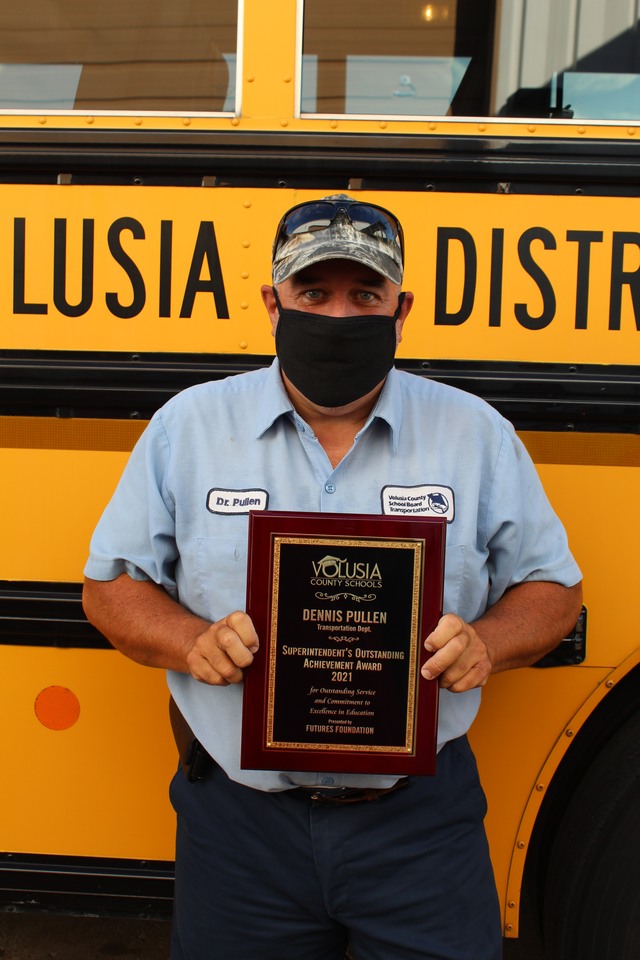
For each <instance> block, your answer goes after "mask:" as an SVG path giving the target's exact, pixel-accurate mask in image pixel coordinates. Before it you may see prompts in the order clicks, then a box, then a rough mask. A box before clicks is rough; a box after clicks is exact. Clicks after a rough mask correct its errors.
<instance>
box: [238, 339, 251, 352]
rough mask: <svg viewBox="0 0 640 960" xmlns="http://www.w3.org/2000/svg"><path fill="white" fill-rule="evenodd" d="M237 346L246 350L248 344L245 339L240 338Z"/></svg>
mask: <svg viewBox="0 0 640 960" xmlns="http://www.w3.org/2000/svg"><path fill="white" fill-rule="evenodd" d="M238 346H239V347H240V349H241V350H246V349H247V347H248V346H249V344H248V343H247V341H246V340H241V341H240V343H239V344H238Z"/></svg>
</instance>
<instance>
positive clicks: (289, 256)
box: [85, 195, 581, 960]
mask: <svg viewBox="0 0 640 960" xmlns="http://www.w3.org/2000/svg"><path fill="white" fill-rule="evenodd" d="M402 271H403V237H402V230H401V227H400V225H399V223H398V222H397V220H396V218H395V217H394V216H393V214H391V213H389V212H388V211H385V210H383V209H382V208H379V207H376V206H374V205H371V204H367V203H359V202H355V201H353V200H352V199H351V198H349V197H346V196H343V195H338V196H335V197H329V198H324V199H323V200H319V201H311V202H308V203H303V204H299V205H298V206H296V207H294V208H293V209H292V210H290V211H288V212H287V214H285V216H284V217H283V219H282V221H281V223H280V225H279V227H278V231H277V234H276V239H275V242H274V248H273V285H272V286H265V287H263V288H262V297H263V300H264V303H265V306H266V308H267V312H268V314H269V317H270V320H271V324H272V329H273V333H274V336H275V342H276V352H277V356H278V359H277V360H276V361H274V364H273V365H272V367H271V368H269V369H267V370H261V371H258V372H254V373H250V374H244V375H242V376H238V377H232V378H230V379H228V380H225V381H219V382H216V383H209V384H203V385H201V386H198V387H195V388H192V389H190V390H187V391H185V392H184V393H183V394H181V395H179V396H178V397H176V398H174V399H173V400H172V401H170V402H169V403H168V404H167V405H166V406H165V407H164V408H163V409H162V410H161V411H159V412H158V414H156V416H155V417H154V418H153V420H152V421H151V423H150V425H149V427H148V428H147V430H146V431H145V434H144V436H143V437H142V439H141V441H140V443H139V444H138V446H137V447H136V449H135V450H134V452H133V454H132V456H131V460H130V462H129V464H128V466H127V469H126V470H125V473H124V475H123V478H122V481H121V483H120V485H119V487H118V489H117V491H116V493H115V495H114V497H113V500H112V501H111V503H110V505H109V507H108V508H107V510H106V512H105V515H104V517H103V518H102V520H101V522H100V524H99V526H98V528H97V530H96V533H95V535H94V539H93V541H92V547H91V557H90V559H89V562H88V564H87V568H86V574H87V581H86V586H85V608H86V611H87V615H88V616H89V619H90V620H92V622H93V623H95V624H96V626H97V627H98V628H99V629H100V630H102V631H103V633H105V634H106V635H107V636H108V637H109V638H110V639H111V640H112V642H113V643H114V645H115V646H116V647H118V648H119V649H120V650H121V651H122V652H124V653H125V654H127V655H128V656H130V657H132V658H133V659H134V660H136V661H138V662H140V663H144V664H148V665H150V666H156V667H163V668H166V669H167V670H168V671H169V675H168V676H169V686H170V688H171V692H172V695H173V698H174V699H175V701H176V702H177V704H178V707H179V708H180V711H181V713H182V715H183V716H184V718H185V719H186V721H187V722H188V724H189V725H190V727H191V729H192V730H193V732H194V734H195V736H196V737H197V739H198V741H200V743H201V744H202V746H203V748H204V750H206V755H208V756H209V757H211V758H213V759H212V760H211V762H210V763H209V766H208V770H207V774H206V776H205V778H204V779H203V780H201V781H200V782H196V783H192V782H189V780H188V778H187V777H186V776H185V773H184V771H183V770H179V771H178V773H177V774H176V777H175V778H174V780H173V782H172V787H171V797H172V802H173V804H174V806H175V808H176V810H177V814H178V838H177V857H176V900H175V915H174V936H173V953H172V957H173V960H205V958H207V960H209V958H216V960H240V958H242V960H342V958H343V956H344V952H345V949H346V946H347V943H350V945H351V951H352V953H353V956H354V957H355V958H357V960H402V958H407V960H408V958H415V960H417V958H423V960H426V958H440V960H443V958H444V960H497V958H498V957H499V956H500V953H501V947H500V944H501V936H500V927H499V917H498V908H497V898H496V892H495V886H494V883H493V877H492V872H491V866H490V862H489V857H488V852H487V845H486V838H485V835H484V828H483V817H484V813H485V801H484V796H483V793H482V790H481V788H480V785H479V781H478V777H477V771H476V769H475V763H474V759H473V755H472V754H471V752H470V749H469V746H468V743H467V740H466V736H465V734H466V731H467V730H468V728H469V726H470V724H471V722H472V721H473V718H474V717H475V714H476V712H477V709H478V705H479V700H480V688H481V687H482V686H483V685H484V683H485V682H486V680H487V678H488V676H489V675H490V674H491V673H492V672H497V671H499V670H504V669H508V668H512V667H518V666H523V665H527V664H530V663H533V662H534V661H535V660H536V659H538V658H539V657H540V656H542V655H543V654H544V653H545V652H546V651H548V650H549V649H551V648H552V647H553V646H555V645H556V644H557V643H558V642H559V641H560V640H561V639H562V638H563V637H564V636H565V635H566V633H567V631H568V630H569V629H570V628H571V627H572V626H573V624H574V623H575V621H576V619H577V616H578V613H579V610H580V604H581V589H580V584H579V580H580V573H579V570H578V568H577V567H576V565H575V562H574V561H573V559H572V557H571V555H570V553H569V552H568V549H567V544H566V538H565V535H564V531H563V529H562V527H561V525H560V524H559V522H558V520H557V518H556V517H555V515H554V514H553V512H552V510H551V508H550V506H549V504H548V502H547V500H546V497H545V495H544V493H543V491H542V489H541V486H540V483H539V481H538V478H537V475H536V472H535V469H534V467H533V465H532V464H531V461H530V459H529V457H528V456H527V454H526V452H525V450H524V448H523V447H522V445H521V444H520V442H519V440H518V439H517V437H516V436H515V433H514V431H513V428H512V427H511V426H510V424H508V423H506V422H505V421H504V420H503V419H502V418H501V417H500V416H499V415H498V414H497V413H496V412H495V411H494V410H492V409H491V408H490V407H488V406H487V405H486V404H484V403H483V402H482V401H479V400H478V399H476V398H474V397H471V396H469V395H467V394H464V393H461V392H460V391H457V390H453V389H451V388H448V387H445V386H442V385H439V384H436V383H434V382H430V381H428V380H425V379H422V378H418V377H414V376H411V375H409V374H406V373H401V372H399V371H397V370H395V369H393V358H394V353H395V349H396V346H397V343H399V341H400V339H401V336H402V329H403V326H404V323H405V321H406V320H407V317H408V314H409V312H410V310H411V308H412V306H413V295H412V294H411V293H409V292H405V293H402V292H401V283H402ZM425 486H429V488H430V489H431V490H434V491H435V496H436V500H437V506H438V509H439V510H442V509H445V510H446V516H447V520H448V521H449V522H448V530H447V555H446V583H445V609H446V610H447V611H448V612H447V613H446V614H445V616H444V617H443V618H442V620H441V621H440V623H439V624H438V626H437V627H436V629H435V630H434V632H433V633H432V634H431V635H430V636H429V637H426V638H425V647H426V649H427V651H428V652H429V654H430V656H429V658H428V659H427V661H426V663H425V665H424V668H423V673H424V675H425V676H426V677H432V678H438V681H439V684H440V687H441V695H440V715H439V728H438V747H439V753H438V760H437V771H436V775H435V776H434V777H411V778H408V780H407V779H406V778H401V777H396V776H389V775H384V776H369V775H365V774H338V773H335V772H332V771H324V770H319V771H317V772H316V773H309V772H306V773H305V772H296V771H255V770H244V769H241V768H240V765H239V754H240V715H241V701H242V683H241V681H242V678H243V674H244V671H245V670H250V669H251V663H252V661H253V659H254V656H255V654H256V652H257V651H258V649H259V646H260V643H261V641H262V640H263V638H261V637H258V636H257V635H256V632H255V629H254V626H253V624H252V622H251V620H250V619H249V617H248V616H247V614H246V613H245V612H243V604H244V597H245V585H246V584H245V577H246V541H247V523H248V511H249V509H256V501H257V503H258V508H259V509H273V510H295V511H306V512H312V511H327V512H333V513H336V512H344V513H365V514H366V513H370V514H379V513H380V512H381V504H382V512H384V511H385V509H386V507H385V504H386V503H387V502H388V499H387V500H385V497H384V495H383V491H385V490H386V491H388V490H389V489H390V488H391V489H393V487H397V488H402V490H403V491H405V492H407V488H415V490H416V491H420V490H423V489H424V488H425ZM248 490H249V491H251V496H250V497H247V496H245V497H240V496H237V494H238V493H239V492H246V491H248ZM247 500H248V501H253V503H252V505H251V506H246V507H244V506H237V504H238V502H240V503H241V504H242V502H243V501H247ZM423 502H424V503H425V508H424V511H425V514H428V513H429V509H430V508H429V506H428V503H427V499H426V498H424V500H423ZM234 503H235V504H236V506H234Z"/></svg>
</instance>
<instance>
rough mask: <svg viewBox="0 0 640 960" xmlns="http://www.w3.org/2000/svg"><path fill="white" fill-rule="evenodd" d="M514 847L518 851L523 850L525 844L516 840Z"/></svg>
mask: <svg viewBox="0 0 640 960" xmlns="http://www.w3.org/2000/svg"><path fill="white" fill-rule="evenodd" d="M516 846H517V848H518V850H524V848H525V847H526V843H525V842H524V840H518V842H517V844H516Z"/></svg>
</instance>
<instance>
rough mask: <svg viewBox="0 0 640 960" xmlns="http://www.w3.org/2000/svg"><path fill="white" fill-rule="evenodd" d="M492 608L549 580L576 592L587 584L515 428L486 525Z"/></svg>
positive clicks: (506, 436)
mask: <svg viewBox="0 0 640 960" xmlns="http://www.w3.org/2000/svg"><path fill="white" fill-rule="evenodd" d="M485 538H486V543H487V548H488V552H489V556H488V566H489V579H490V587H489V606H491V604H493V603H495V602H496V601H497V600H498V599H499V598H500V597H501V596H502V595H503V594H504V592H505V591H506V590H508V589H509V587H512V586H515V585H516V584H518V583H524V582H526V581H535V580H546V581H551V582H553V583H560V584H562V585H563V586H566V587H570V586H573V585H574V584H575V583H578V581H579V580H580V578H581V573H580V569H579V567H578V565H577V564H576V562H575V560H574V558H573V556H572V555H571V552H570V550H569V545H568V542H567V535H566V533H565V530H564V527H563V525H562V523H561V522H560V520H559V519H558V517H557V516H556V514H555V513H554V511H553V508H552V507H551V504H550V503H549V500H548V498H547V495H546V493H545V492H544V489H543V487H542V483H541V482H540V478H539V477H538V473H537V471H536V468H535V466H534V464H533V462H532V460H531V457H530V456H529V454H528V452H527V450H526V448H525V446H524V444H523V443H522V441H521V440H520V439H519V437H518V436H517V435H516V433H515V430H514V429H513V427H512V426H511V424H510V423H508V422H506V421H505V423H504V426H503V437H502V443H501V446H500V452H499V454H498V458H497V461H496V467H495V472H494V476H493V481H492V488H491V495H490V497H489V499H488V505H487V514H486V520H485Z"/></svg>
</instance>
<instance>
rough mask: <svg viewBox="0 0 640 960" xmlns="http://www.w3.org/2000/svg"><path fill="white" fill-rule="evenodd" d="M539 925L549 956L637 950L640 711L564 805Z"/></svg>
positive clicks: (566, 958)
mask: <svg viewBox="0 0 640 960" xmlns="http://www.w3.org/2000/svg"><path fill="white" fill-rule="evenodd" d="M544 928H545V943H546V948H547V952H548V956H549V957H550V958H551V960H638V958H639V957H640V714H638V715H635V716H633V717H631V719H629V720H627V721H626V723H625V724H624V725H623V726H622V727H621V728H620V729H619V730H618V731H617V732H616V733H615V734H614V736H613V737H612V738H611V739H610V740H609V742H608V743H607V744H606V746H605V747H604V748H603V749H602V751H601V752H600V753H599V754H598V756H597V757H596V758H595V760H594V762H593V763H592V764H591V766H590V767H589V770H588V771H587V773H586V775H585V776H584V778H583V779H582V781H581V783H580V785H579V786H578V789H577V790H576V791H575V793H574V794H573V796H572V798H571V801H570V803H569V805H568V807H567V810H566V811H565V814H564V816H563V819H562V822H561V824H560V829H559V831H558V836H557V840H556V843H555V845H554V849H553V852H552V855H551V858H550V862H549V871H548V874H547V882H546V884H545V895H544Z"/></svg>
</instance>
